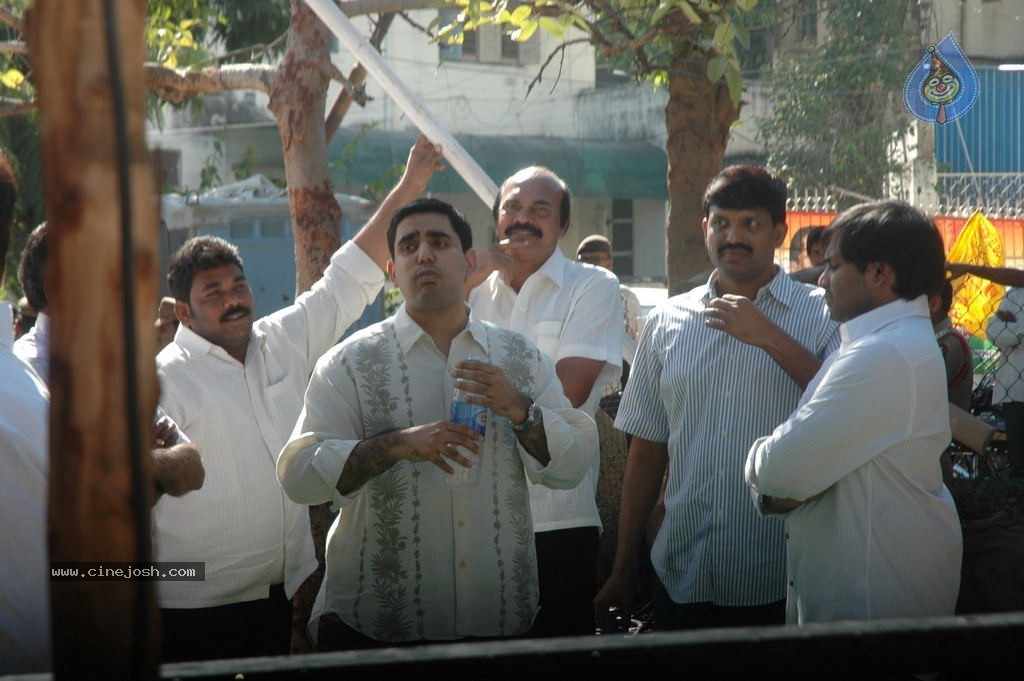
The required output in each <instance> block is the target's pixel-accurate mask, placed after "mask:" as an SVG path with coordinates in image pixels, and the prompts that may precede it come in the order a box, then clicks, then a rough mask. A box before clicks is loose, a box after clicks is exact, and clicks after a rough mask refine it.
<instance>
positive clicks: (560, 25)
mask: <svg viewBox="0 0 1024 681" xmlns="http://www.w3.org/2000/svg"><path fill="white" fill-rule="evenodd" d="M540 27H541V28H542V29H544V30H545V31H546V32H548V33H550V34H551V35H553V36H555V37H556V38H558V39H559V40H564V39H565V31H566V30H567V29H568V28H569V27H568V26H566V24H565V22H564V21H562V20H561V19H553V18H551V17H541V18H540Z"/></svg>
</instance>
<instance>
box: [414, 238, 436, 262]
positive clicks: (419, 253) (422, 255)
mask: <svg viewBox="0 0 1024 681" xmlns="http://www.w3.org/2000/svg"><path fill="white" fill-rule="evenodd" d="M433 261H434V250H433V249H432V248H431V247H430V244H428V243H427V242H426V241H421V242H420V247H419V248H417V249H416V262H433Z"/></svg>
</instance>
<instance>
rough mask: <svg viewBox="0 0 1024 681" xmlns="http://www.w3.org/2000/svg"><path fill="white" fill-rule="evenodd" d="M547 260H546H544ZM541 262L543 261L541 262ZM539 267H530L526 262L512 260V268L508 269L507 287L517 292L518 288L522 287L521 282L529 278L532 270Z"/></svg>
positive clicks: (534, 270) (523, 282)
mask: <svg viewBox="0 0 1024 681" xmlns="http://www.w3.org/2000/svg"><path fill="white" fill-rule="evenodd" d="M545 262H547V261H545ZM542 264H543V263H542ZM539 269H540V265H538V266H537V267H532V266H530V265H527V264H526V263H521V262H516V261H514V260H513V261H512V269H511V270H510V271H509V277H508V285H509V287H510V288H511V289H512V290H513V291H515V292H516V293H519V291H520V289H522V288H523V284H525V283H526V280H527V279H529V278H530V277H531V276H532V275H533V273H534V272H536V271H537V270H539Z"/></svg>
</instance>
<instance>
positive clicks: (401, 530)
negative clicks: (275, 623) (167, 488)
mask: <svg viewBox="0 0 1024 681" xmlns="http://www.w3.org/2000/svg"><path fill="white" fill-rule="evenodd" d="M388 247H389V249H390V252H391V261H390V262H389V263H388V273H389V274H390V276H391V280H392V282H394V283H395V284H396V285H397V286H398V288H399V289H400V290H401V292H402V296H403V297H404V299H405V303H404V305H403V306H402V307H401V308H399V310H398V312H397V313H395V315H394V316H393V317H392V318H390V319H387V320H385V321H383V322H381V323H379V324H376V325H374V326H371V327H369V328H367V329H365V330H363V331H361V332H359V333H358V334H356V335H354V336H353V337H351V338H349V339H348V340H346V341H345V342H344V343H342V344H341V345H339V346H338V347H336V348H334V349H332V350H331V351H330V352H329V353H328V354H327V355H325V356H324V357H323V358H322V359H321V360H320V362H319V363H318V364H317V367H316V370H315V372H314V373H313V377H312V379H311V381H310V385H309V389H308V391H307V392H306V398H305V406H304V408H303V411H302V414H301V416H300V417H299V421H298V424H297V425H296V426H295V430H294V432H293V433H292V438H291V441H290V442H289V443H288V445H287V446H286V447H285V448H284V451H283V452H282V453H281V457H280V459H279V461H278V465H277V472H278V477H279V479H280V481H281V485H282V486H283V487H284V489H285V490H286V491H287V493H288V495H289V496H290V497H291V498H292V499H294V500H295V501H297V502H299V503H304V504H318V503H323V502H326V501H331V500H334V501H335V502H336V503H337V504H339V505H340V506H341V507H342V512H341V514H340V516H339V517H338V519H337V520H336V521H335V523H334V527H333V528H332V529H331V533H330V541H329V544H328V547H327V575H326V577H325V579H324V582H323V585H322V587H321V596H322V597H323V603H324V612H325V613H326V614H325V615H323V616H322V617H321V618H320V624H319V638H318V649H319V650H334V649H344V648H358V647H372V646H375V645H378V644H393V643H403V642H412V641H429V640H449V639H458V638H465V637H494V636H509V635H515V634H522V633H525V632H526V631H527V630H528V629H529V628H530V626H531V624H532V623H533V619H534V615H535V614H536V611H537V574H536V562H535V557H534V549H533V531H532V524H531V518H530V505H529V498H528V492H527V487H526V482H527V480H528V479H529V480H530V481H531V482H533V483H535V484H540V485H545V486H549V487H553V488H567V487H574V486H575V485H576V484H577V483H579V481H580V479H581V478H582V477H583V474H584V472H585V471H586V469H587V467H588V464H589V463H590V459H591V457H592V454H593V451H594V449H595V448H596V444H597V432H596V428H595V426H594V423H593V421H591V420H590V418H589V417H588V416H587V415H586V414H584V413H582V412H580V411H577V410H575V409H572V408H571V405H570V404H569V400H568V399H567V398H566V397H565V395H563V394H562V387H561V384H560V383H559V381H558V377H557V375H556V374H555V368H554V366H553V365H552V363H551V361H550V360H549V359H548V358H547V357H546V356H545V355H544V354H543V353H541V352H540V350H538V348H537V347H536V346H535V345H533V343H531V342H530V341H528V340H527V339H526V338H525V337H523V336H521V335H520V334H518V333H515V332H513V331H510V330H508V329H504V328H501V327H498V326H495V325H493V324H489V323H487V322H482V321H480V320H478V319H476V317H475V316H474V314H473V313H472V312H471V311H470V310H469V309H468V308H467V307H466V304H465V303H464V301H463V289H464V286H465V282H466V278H467V276H468V274H469V272H471V271H472V269H473V265H474V261H475V253H474V252H473V250H472V232H471V231H470V227H469V224H468V223H467V222H466V220H465V218H464V217H463V216H462V215H461V214H460V213H459V212H458V211H457V210H455V209H454V208H452V207H451V206H450V205H449V204H446V203H444V202H442V201H437V200H434V199H423V200H419V201H414V202H412V203H410V204H408V205H406V206H404V207H402V208H401V209H399V211H398V212H397V213H396V214H395V216H394V218H392V221H391V227H390V230H389V232H388ZM467 358H476V359H474V360H472V361H465V360H466V359H467ZM455 388H460V389H463V390H465V391H467V392H468V393H469V397H468V398H467V401H469V402H471V403H474V404H478V405H483V406H484V407H486V408H487V409H488V412H487V416H486V431H485V433H484V435H483V436H481V435H479V434H478V433H477V431H475V430H473V429H471V428H469V427H467V426H465V425H459V424H456V423H452V422H449V420H448V415H449V413H450V407H451V400H452V395H453V393H454V389H455ZM467 452H472V454H473V455H474V456H473V459H474V463H473V468H475V469H476V470H471V471H470V472H469V476H470V477H469V479H468V480H466V481H456V479H455V478H454V477H453V475H452V474H453V473H454V471H455V469H458V468H460V467H464V466H467V465H469V464H470V461H469V460H468V459H467V457H466V456H465V455H464V454H466V453H467Z"/></svg>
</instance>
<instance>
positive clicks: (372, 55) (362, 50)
mask: <svg viewBox="0 0 1024 681" xmlns="http://www.w3.org/2000/svg"><path fill="white" fill-rule="evenodd" d="M305 2H306V5H308V6H309V8H310V9H311V10H313V12H314V13H315V14H316V15H317V16H318V17H320V21H322V22H324V24H325V25H326V26H327V28H329V29H330V30H331V32H332V33H334V35H336V36H338V40H340V41H341V42H342V43H343V44H344V45H345V47H347V48H348V50H349V52H351V53H352V55H353V56H354V57H355V58H356V59H358V60H359V62H360V63H361V64H363V66H365V67H366V70H367V71H369V73H370V75H372V76H373V77H374V78H375V79H376V80H377V82H378V83H380V86H381V87H382V88H384V91H385V92H387V94H388V96H390V97H391V99H393V100H394V101H395V103H397V104H398V106H400V107H402V110H403V111H404V112H405V114H406V115H407V116H408V117H409V118H410V119H412V121H413V123H415V124H416V127H418V128H419V129H420V130H421V131H422V132H423V134H424V135H426V136H427V138H428V139H430V141H431V142H433V143H434V144H440V145H441V146H442V147H443V148H444V156H445V158H446V159H448V162H449V163H451V165H452V168H454V169H455V171H456V172H458V173H459V175H460V176H461V177H462V179H463V180H465V181H466V184H468V185H469V186H470V187H471V188H472V189H473V191H474V192H475V193H476V195H477V196H479V197H480V200H481V201H483V202H484V203H485V204H486V205H487V206H488V207H490V206H491V204H492V203H493V202H494V197H495V196H496V195H497V194H498V187H497V185H495V184H494V181H493V180H491V178H490V177H488V176H487V173H485V172H484V170H483V168H481V167H480V166H479V165H478V164H477V162H476V161H475V160H473V157H472V156H470V155H469V154H468V153H467V152H466V150H465V149H463V148H462V145H461V144H459V143H458V142H457V141H456V139H455V138H454V137H453V136H452V134H451V133H450V132H449V131H448V129H447V128H446V127H445V126H444V125H443V124H442V123H441V122H440V121H438V120H437V119H436V118H434V116H433V115H432V114H431V113H430V111H429V110H427V106H426V104H424V103H423V101H422V100H421V99H420V98H419V96H418V95H417V94H416V93H415V92H413V91H412V90H410V89H409V88H408V87H407V86H406V84H405V83H403V82H402V80H401V79H400V78H399V77H398V74H396V73H395V72H394V70H393V69H392V68H391V67H390V66H389V65H388V63H387V62H386V61H384V58H383V57H381V56H380V52H378V51H377V50H376V48H374V46H373V45H371V44H370V43H369V41H367V40H366V38H364V37H363V35H362V34H361V33H360V32H359V31H358V30H357V29H356V27H355V26H353V25H352V22H351V21H349V19H348V17H347V16H345V14H344V13H343V12H342V11H341V10H340V9H338V7H337V6H336V5H335V4H334V3H333V2H331V0H305Z"/></svg>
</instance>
